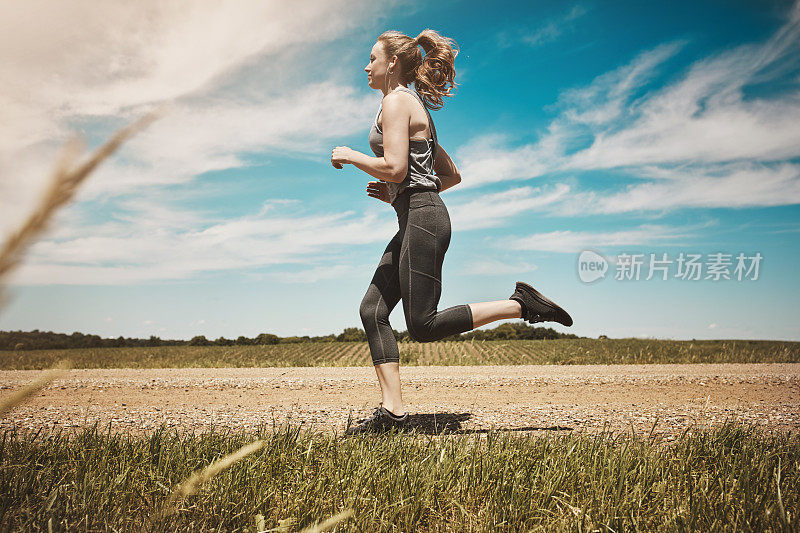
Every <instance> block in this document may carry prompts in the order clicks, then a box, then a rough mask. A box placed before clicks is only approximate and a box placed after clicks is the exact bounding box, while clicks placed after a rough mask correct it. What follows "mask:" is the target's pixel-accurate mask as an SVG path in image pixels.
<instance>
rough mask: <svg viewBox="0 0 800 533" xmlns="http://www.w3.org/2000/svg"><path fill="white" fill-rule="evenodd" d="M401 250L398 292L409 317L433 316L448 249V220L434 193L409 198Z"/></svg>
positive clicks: (445, 209) (441, 203)
mask: <svg viewBox="0 0 800 533" xmlns="http://www.w3.org/2000/svg"><path fill="white" fill-rule="evenodd" d="M410 204H411V205H410V207H409V210H408V217H407V221H406V224H405V234H404V236H403V240H402V245H401V248H400V263H399V275H400V292H401V296H402V299H403V307H404V309H405V311H406V319H407V320H408V317H409V313H413V314H415V315H423V316H430V315H433V314H435V313H436V308H437V306H438V304H439V298H440V297H441V292H442V263H443V262H444V255H445V252H447V248H448V247H449V245H450V235H451V228H450V216H449V214H448V212H447V208H446V207H445V205H444V203H443V202H442V200H441V199H440V198H439V195H438V194H436V193H426V194H417V195H415V196H414V197H412V201H411V202H410Z"/></svg>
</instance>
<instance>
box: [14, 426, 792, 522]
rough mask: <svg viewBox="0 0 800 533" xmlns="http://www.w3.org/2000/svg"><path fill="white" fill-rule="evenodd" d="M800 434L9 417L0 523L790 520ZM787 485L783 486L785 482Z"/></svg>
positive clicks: (739, 429)
mask: <svg viewBox="0 0 800 533" xmlns="http://www.w3.org/2000/svg"><path fill="white" fill-rule="evenodd" d="M255 438H262V439H264V440H265V441H266V445H265V447H264V448H262V449H261V450H259V451H257V452H255V453H253V454H252V455H250V456H248V457H246V458H244V459H242V460H241V461H239V462H238V463H236V464H234V465H233V466H232V467H230V468H229V469H227V470H225V471H223V472H222V473H220V474H219V475H218V476H216V477H215V478H213V479H212V480H211V481H209V482H208V483H206V484H205V485H203V486H202V488H201V490H200V492H199V493H198V494H196V495H194V496H190V497H189V498H188V499H187V500H186V501H185V502H184V503H183V505H182V506H181V507H180V510H179V513H178V514H177V515H175V516H172V517H168V518H164V519H162V518H159V511H160V509H161V508H162V506H163V504H164V502H166V500H167V497H168V494H169V491H170V489H171V488H173V487H174V486H175V485H176V484H177V483H179V482H180V481H181V480H183V479H184V478H186V477H187V476H188V475H189V474H191V472H192V471H194V470H197V469H200V468H203V467H204V466H206V465H208V464H209V463H210V462H212V461H214V460H216V459H218V458H219V457H221V456H223V455H225V454H227V453H230V452H232V451H234V450H236V449H238V448H239V447H241V446H242V445H244V444H246V443H248V442H250V441H252V440H254V439H255ZM798 487H800V437H798V435H797V434H791V433H789V434H787V433H767V432H764V430H759V429H757V428H756V427H755V426H748V425H743V424H741V423H738V422H732V421H728V422H726V423H725V424H723V425H721V426H718V427H717V428H716V429H713V430H710V431H708V432H698V433H691V432H690V433H688V434H684V435H683V436H681V437H680V438H679V439H678V440H677V441H675V442H673V443H671V444H663V443H656V442H654V441H652V440H651V439H650V438H649V437H648V436H638V437H637V436H635V435H634V436H631V435H627V434H624V435H623V434H619V435H611V434H608V433H601V434H595V435H578V434H570V435H558V436H557V435H548V436H539V437H537V436H532V435H519V434H516V435H515V434H512V433H508V432H505V433H500V432H494V431H491V432H489V433H486V434H462V435H444V436H438V437H433V436H425V435H422V436H414V435H402V434H401V435H387V436H379V437H375V436H367V437H363V436H362V437H358V438H354V437H350V438H344V437H341V436H338V437H337V436H336V435H332V434H329V433H319V432H316V431H300V430H299V428H297V427H292V426H285V425H284V426H278V427H270V426H261V427H259V428H258V430H257V431H256V432H249V433H248V432H244V431H234V430H230V429H225V430H222V431H220V430H216V431H215V430H212V431H210V432H206V433H200V434H188V433H177V432H172V431H169V430H167V429H165V428H164V427H162V428H160V429H158V430H157V431H155V432H153V433H152V434H149V435H147V436H138V437H137V436H132V435H128V434H124V433H123V434H119V433H117V434H114V433H109V432H103V431H102V430H98V427H97V425H95V426H92V427H87V428H83V429H82V430H81V431H80V432H79V433H77V434H75V435H73V436H72V437H71V438H68V437H67V436H66V434H65V433H61V432H56V433H52V432H51V433H47V432H36V433H27V432H15V431H14V430H6V431H5V432H4V433H3V435H2V443H1V444H0V524H2V529H4V530H5V529H15V530H46V529H47V523H48V521H51V524H52V525H53V528H54V530H63V529H70V530H78V529H80V530H82V531H84V530H86V531H99V530H103V531H107V530H111V528H114V529H115V530H125V531H135V530H142V529H147V530H151V531H161V530H164V531H174V530H181V531H201V530H202V531H206V530H212V529H213V530H226V531H245V530H246V528H249V531H254V524H255V521H254V517H255V516H256V515H257V514H261V515H263V516H264V519H265V525H266V528H267V529H271V528H276V527H278V525H279V524H280V523H281V522H280V521H281V520H283V521H284V522H283V524H284V525H286V524H293V525H292V526H291V527H290V528H289V530H291V531H296V530H299V529H300V528H302V527H304V526H307V525H310V524H312V523H314V522H315V521H317V520H320V519H324V518H326V517H328V516H331V515H333V514H335V513H337V512H339V511H341V510H343V509H346V508H351V509H353V511H354V512H355V515H354V517H353V518H351V519H349V520H348V521H347V522H346V523H344V524H343V526H340V530H342V529H344V530H348V531H350V530H352V531H387V530H393V531H419V530H422V531H466V530H473V531H495V530H515V531H516V530H524V531H528V530H543V531H561V530H563V531H630V530H650V531H656V530H657V531H790V530H794V531H797V529H798V528H799V527H800V522H798V516H800V500H799V499H798ZM779 489H780V497H779V495H778V494H779V493H778V490H779Z"/></svg>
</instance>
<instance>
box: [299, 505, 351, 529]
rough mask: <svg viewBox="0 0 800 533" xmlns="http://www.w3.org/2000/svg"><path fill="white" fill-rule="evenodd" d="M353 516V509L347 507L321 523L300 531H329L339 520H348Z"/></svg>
mask: <svg viewBox="0 0 800 533" xmlns="http://www.w3.org/2000/svg"><path fill="white" fill-rule="evenodd" d="M351 516H353V510H352V509H345V510H344V511H342V512H341V513H338V514H335V515H333V516H332V517H330V518H328V519H327V520H325V521H324V522H322V523H321V524H315V525H313V526H309V527H307V528H305V529H304V530H303V531H301V532H300V533H320V532H321V531H328V530H329V529H331V528H333V527H335V526H336V525H337V524H338V523H339V522H342V521H344V520H347V519H348V518H350V517H351Z"/></svg>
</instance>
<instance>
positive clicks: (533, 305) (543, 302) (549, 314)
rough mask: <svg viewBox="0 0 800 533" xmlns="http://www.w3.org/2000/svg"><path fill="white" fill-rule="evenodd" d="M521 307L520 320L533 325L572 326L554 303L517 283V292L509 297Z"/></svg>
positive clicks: (525, 285) (569, 317) (569, 320)
mask: <svg viewBox="0 0 800 533" xmlns="http://www.w3.org/2000/svg"><path fill="white" fill-rule="evenodd" d="M509 300H515V301H517V302H519V303H520V305H522V315H523V316H522V318H524V319H525V320H527V321H528V322H530V323H531V324H534V323H536V322H558V323H559V324H564V325H565V326H571V325H572V317H571V316H569V313H567V312H566V311H564V310H563V309H562V308H561V307H560V306H558V305H557V304H556V303H555V302H553V301H551V300H550V299H549V298H546V297H545V296H544V295H542V293H540V292H539V291H537V290H536V289H534V288H533V287H531V286H530V285H528V284H527V283H524V282H522V281H518V282H517V290H515V291H514V294H512V295H511V296H510V297H509Z"/></svg>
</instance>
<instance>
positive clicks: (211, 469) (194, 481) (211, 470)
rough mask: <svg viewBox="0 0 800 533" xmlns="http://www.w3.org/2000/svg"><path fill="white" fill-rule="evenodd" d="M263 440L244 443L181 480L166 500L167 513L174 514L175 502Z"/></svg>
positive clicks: (261, 445) (241, 457) (188, 494)
mask: <svg viewBox="0 0 800 533" xmlns="http://www.w3.org/2000/svg"><path fill="white" fill-rule="evenodd" d="M264 444H266V443H265V441H263V440H257V441H255V442H251V443H250V444H246V445H244V446H242V447H241V448H239V449H238V450H236V451H235V452H233V453H231V454H228V455H226V456H225V457H223V458H222V459H219V460H217V461H214V462H213V463H211V464H210V465H208V466H207V467H205V468H204V469H202V470H200V471H199V472H195V473H193V474H192V475H191V476H189V477H188V478H186V479H185V480H183V481H182V482H181V483H180V484H179V485H178V486H177V487H176V488H175V490H174V491H173V492H172V494H170V497H169V500H168V501H167V511H166V514H167V515H171V514H174V513H175V512H176V511H177V509H176V503H177V502H178V501H179V500H183V499H184V498H185V497H186V496H190V495H192V494H196V493H197V490H198V489H199V488H200V485H202V484H203V483H205V482H206V481H208V480H209V479H211V478H212V477H214V476H216V475H217V474H219V473H220V472H222V471H223V470H225V469H226V468H228V467H229V466H231V465H232V464H233V463H235V462H236V461H239V460H240V459H243V458H244V457H247V456H248V455H250V454H251V453H253V452H255V451H258V450H260V449H261V448H263V447H264Z"/></svg>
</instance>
